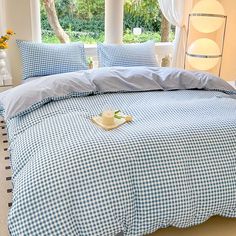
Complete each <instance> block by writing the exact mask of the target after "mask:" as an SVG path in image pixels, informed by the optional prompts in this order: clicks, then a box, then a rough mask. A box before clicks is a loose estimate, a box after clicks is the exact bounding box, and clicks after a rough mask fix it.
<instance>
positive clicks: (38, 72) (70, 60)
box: [17, 40, 87, 79]
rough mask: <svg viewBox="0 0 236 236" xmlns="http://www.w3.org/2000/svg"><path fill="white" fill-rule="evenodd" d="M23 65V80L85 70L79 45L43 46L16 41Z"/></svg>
mask: <svg viewBox="0 0 236 236" xmlns="http://www.w3.org/2000/svg"><path fill="white" fill-rule="evenodd" d="M17 45H18V47H19V49H20V53H21V59H22V64H23V79H27V78H30V77H37V76H45V75H53V74H60V73H67V72H73V71H79V70H86V69H87V63H86V56H85V51H84V45H83V44H81V43H68V44H44V43H34V42H27V41H21V40H17Z"/></svg>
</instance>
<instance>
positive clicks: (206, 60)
mask: <svg viewBox="0 0 236 236" xmlns="http://www.w3.org/2000/svg"><path fill="white" fill-rule="evenodd" d="M187 60H188V62H189V64H190V65H191V66H192V67H193V68H194V69H197V70H203V71H207V70H210V69H212V68H214V67H215V66H216V65H217V64H218V62H219V60H220V48H219V46H218V45H217V44H216V43H215V42H214V41H213V40H211V39H208V38H201V39H197V40H196V41H194V42H193V43H192V44H191V45H190V46H189V48H188V52H187Z"/></svg>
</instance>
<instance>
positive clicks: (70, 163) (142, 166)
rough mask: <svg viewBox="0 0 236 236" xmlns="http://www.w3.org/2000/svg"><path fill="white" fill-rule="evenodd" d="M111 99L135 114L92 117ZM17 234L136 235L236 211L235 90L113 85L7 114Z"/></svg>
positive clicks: (13, 231) (11, 224)
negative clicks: (100, 122) (114, 89)
mask: <svg viewBox="0 0 236 236" xmlns="http://www.w3.org/2000/svg"><path fill="white" fill-rule="evenodd" d="M107 106H112V107H113V108H117V109H120V110H122V111H123V112H124V113H126V114H132V115H133V117H134V121H133V122H132V123H128V124H126V125H123V126H122V127H120V128H118V129H116V130H113V131H110V132H107V131H104V130H102V129H100V128H99V127H97V126H96V125H95V124H93V123H92V122H91V121H90V118H91V116H93V115H96V114H99V113H100V112H101V111H102V110H103V109H104V107H107ZM8 131H9V139H10V152H11V162H12V169H13V184H14V191H13V205H12V208H11V211H10V214H9V230H10V232H11V235H12V236H19V235H24V236H36V235H40V236H44V235H45V236H46V235H50V236H54V235H55V236H59V235H60V236H62V235H70V236H89V235H90V236H95V235H97V236H101V235H102V236H112V235H117V234H118V233H119V232H123V233H124V235H127V236H128V235H129V236H138V235H145V234H148V233H151V232H154V231H156V230H157V229H159V228H162V227H168V226H170V225H172V226H177V227H189V226H192V225H195V224H199V223H202V222H204V221H205V220H207V219H208V218H209V217H211V216H212V215H221V216H226V217H236V154H235V153H236V100H235V96H233V95H230V94H226V93H223V92H219V91H205V90H176V91H145V92H132V93H108V94H97V95H92V96H82V97H71V98H67V99H61V100H57V101H52V102H49V103H45V104H44V105H42V106H39V107H37V109H32V110H31V111H30V110H29V111H28V112H26V113H25V114H23V115H19V116H16V117H14V118H12V119H10V120H8Z"/></svg>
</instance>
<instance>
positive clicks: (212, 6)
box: [191, 0, 225, 33]
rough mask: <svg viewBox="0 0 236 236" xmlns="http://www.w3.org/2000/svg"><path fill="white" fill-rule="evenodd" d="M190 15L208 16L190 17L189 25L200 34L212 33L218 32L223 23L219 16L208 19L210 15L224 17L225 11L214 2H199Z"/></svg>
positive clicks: (218, 3) (214, 0) (203, 0)
mask: <svg viewBox="0 0 236 236" xmlns="http://www.w3.org/2000/svg"><path fill="white" fill-rule="evenodd" d="M192 14H208V15H209V16H200V15H199V16H194V15H193V16H192V17H191V23H192V25H193V26H194V28H195V29H196V30H198V31H199V32H202V33H212V32H214V31H216V30H218V29H219V28H220V27H221V26H222V24H223V23H224V19H223V18H222V17H220V16H214V17H212V16H211V17H210V15H212V14H213V15H222V16H224V15H225V11H224V8H223V6H222V5H221V3H220V2H218V1H216V0H201V1H200V2H198V3H197V4H196V5H195V6H194V8H193V10H192Z"/></svg>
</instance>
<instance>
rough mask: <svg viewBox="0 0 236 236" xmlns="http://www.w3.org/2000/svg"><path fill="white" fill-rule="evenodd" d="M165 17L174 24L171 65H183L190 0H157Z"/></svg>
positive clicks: (181, 66)
mask: <svg viewBox="0 0 236 236" xmlns="http://www.w3.org/2000/svg"><path fill="white" fill-rule="evenodd" d="M158 2H159V5H160V8H161V11H162V13H163V14H164V16H165V17H166V19H167V20H168V21H169V22H170V23H171V24H172V25H175V26H176V33H175V41H174V54H173V61H172V66H173V67H179V68H183V67H184V54H185V43H186V36H187V19H188V14H189V12H190V11H191V8H192V4H193V1H192V0H158Z"/></svg>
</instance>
